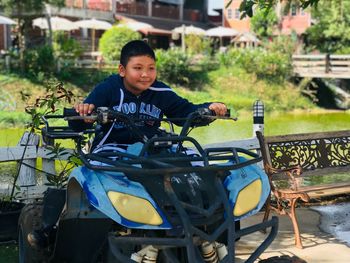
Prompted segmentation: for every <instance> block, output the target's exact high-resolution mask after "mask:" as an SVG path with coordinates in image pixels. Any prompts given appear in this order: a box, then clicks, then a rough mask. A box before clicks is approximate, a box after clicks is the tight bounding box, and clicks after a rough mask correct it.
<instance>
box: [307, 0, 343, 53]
mask: <svg viewBox="0 0 350 263" xmlns="http://www.w3.org/2000/svg"><path fill="white" fill-rule="evenodd" d="M311 14H312V17H313V19H314V20H315V21H316V23H315V24H314V25H312V26H311V27H310V28H309V29H308V30H307V31H306V47H307V48H308V49H310V50H313V49H317V50H319V51H321V52H324V53H338V54H339V53H342V54H345V53H348V52H349V50H350V1H347V0H346V1H344V0H328V1H324V0H323V1H320V2H319V4H318V7H317V8H313V9H312V11H311Z"/></svg>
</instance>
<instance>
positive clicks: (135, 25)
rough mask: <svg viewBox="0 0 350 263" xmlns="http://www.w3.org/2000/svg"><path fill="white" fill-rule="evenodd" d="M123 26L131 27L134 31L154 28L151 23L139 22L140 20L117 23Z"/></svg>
mask: <svg viewBox="0 0 350 263" xmlns="http://www.w3.org/2000/svg"><path fill="white" fill-rule="evenodd" d="M123 26H125V27H127V28H130V29H131V30H134V31H139V30H142V29H150V28H153V26H152V25H150V24H147V23H143V22H138V21H127V22H122V23H120V24H118V25H117V27H123Z"/></svg>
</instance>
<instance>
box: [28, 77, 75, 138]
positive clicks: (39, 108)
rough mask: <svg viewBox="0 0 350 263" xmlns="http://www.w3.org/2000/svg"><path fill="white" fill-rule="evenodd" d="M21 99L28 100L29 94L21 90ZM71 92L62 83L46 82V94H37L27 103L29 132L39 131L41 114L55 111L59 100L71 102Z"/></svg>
mask: <svg viewBox="0 0 350 263" xmlns="http://www.w3.org/2000/svg"><path fill="white" fill-rule="evenodd" d="M21 95H22V100H23V101H25V102H28V101H29V97H30V95H28V94H25V93H23V92H21ZM73 96H74V95H73V93H72V92H71V91H69V90H66V89H65V88H64V87H63V84H62V83H56V84H54V83H50V82H48V83H47V87H46V94H45V95H44V96H39V97H38V98H37V99H36V100H35V102H34V103H27V106H26V107H25V112H26V113H27V114H29V115H30V117H31V122H30V123H29V124H28V127H29V128H30V131H31V132H34V131H40V130H41V125H42V119H41V118H42V116H44V115H46V114H50V113H55V112H56V111H57V106H58V104H59V103H61V102H68V103H69V104H71V103H72V99H73Z"/></svg>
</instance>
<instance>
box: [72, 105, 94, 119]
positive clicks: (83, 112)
mask: <svg viewBox="0 0 350 263" xmlns="http://www.w3.org/2000/svg"><path fill="white" fill-rule="evenodd" d="M74 109H75V110H76V112H77V113H79V115H80V116H87V115H89V114H91V112H92V111H93V110H94V109H95V105H94V104H88V103H79V104H75V105H74ZM84 122H86V123H93V122H94V120H84Z"/></svg>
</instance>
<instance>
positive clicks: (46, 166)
mask: <svg viewBox="0 0 350 263" xmlns="http://www.w3.org/2000/svg"><path fill="white" fill-rule="evenodd" d="M54 143H55V142H54V140H53V139H48V138H45V140H44V139H43V140H42V144H43V147H45V146H53V145H54ZM42 164H43V171H45V172H47V173H49V174H56V168H55V161H54V160H51V159H46V158H42ZM45 183H48V181H47V177H46V176H45V175H44V178H43V184H45Z"/></svg>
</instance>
